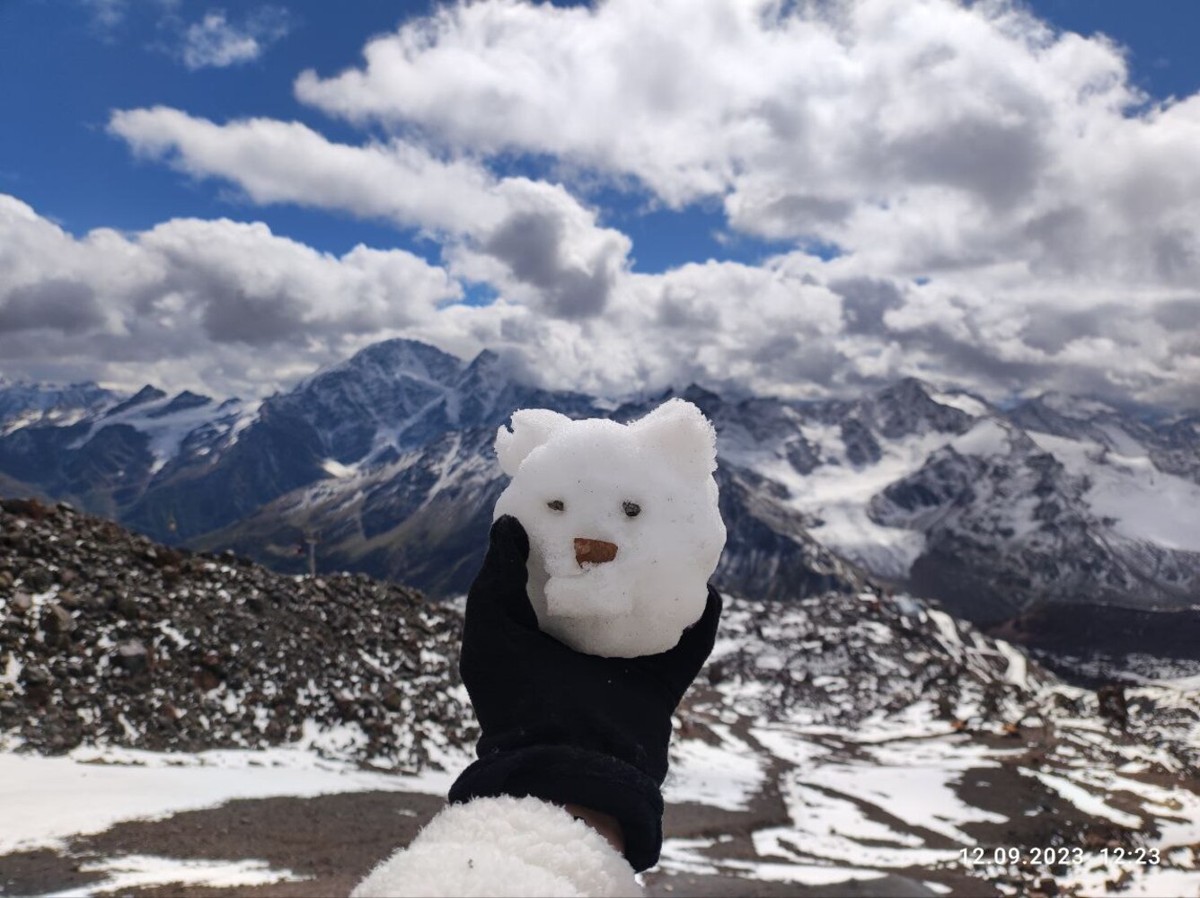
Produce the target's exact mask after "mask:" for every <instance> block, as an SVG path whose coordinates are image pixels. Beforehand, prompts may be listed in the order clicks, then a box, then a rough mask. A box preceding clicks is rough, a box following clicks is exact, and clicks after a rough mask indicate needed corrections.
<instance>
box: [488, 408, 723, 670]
mask: <svg viewBox="0 0 1200 898" xmlns="http://www.w3.org/2000/svg"><path fill="white" fill-rule="evenodd" d="M496 455H497V456H498V458H499V459H500V466H501V467H502V468H503V470H504V472H505V473H506V474H508V475H509V476H511V477H512V483H510V484H509V485H508V487H507V489H505V490H504V492H503V493H502V494H501V495H500V498H499V499H498V500H497V502H496V510H495V515H494V517H496V518H498V517H500V516H501V515H506V514H509V515H512V516H513V517H515V518H516V519H517V520H519V521H520V522H521V524H522V525H523V526H524V528H525V531H526V532H527V533H528V534H529V564H528V569H529V600H530V603H531V604H532V605H533V610H534V612H535V613H536V614H537V619H538V625H539V626H540V627H541V629H542V630H543V631H545V632H546V633H549V634H550V635H552V636H554V637H555V638H556V639H558V640H560V641H562V642H564V643H566V644H567V645H569V646H571V648H573V649H576V650H577V651H581V652H586V653H588V654H592V655H605V656H609V657H620V658H633V657H637V656H639V655H650V654H654V653H657V652H662V651H666V650H667V649H669V648H671V647H672V646H674V645H675V644H676V643H678V642H679V637H680V635H681V634H682V633H683V630H684V629H685V628H686V627H688V626H690V625H691V624H693V623H695V622H696V621H697V620H698V619H699V617H700V615H701V614H702V613H703V612H704V606H705V603H706V601H707V598H708V585H707V584H708V578H709V577H711V576H712V573H713V571H714V570H716V567H717V561H718V560H719V559H720V557H721V550H722V548H724V546H725V525H724V523H722V521H721V515H720V512H719V510H718V508H717V483H716V481H715V480H714V479H713V476H712V474H713V471H715V470H716V466H717V450H716V433H715V432H714V430H713V426H712V424H710V423H709V421H708V419H707V418H705V417H704V414H703V413H702V412H701V411H700V410H699V409H698V408H696V406H694V405H692V404H691V403H690V402H685V401H684V400H682V399H672V400H670V401H668V402H666V403H664V404H663V405H661V406H659V407H658V408H657V409H655V410H654V411H652V412H650V413H649V414H648V415H646V416H645V417H644V418H641V419H640V420H638V421H634V422H633V423H631V424H628V425H625V424H618V423H616V422H615V421H608V420H605V419H602V418H592V419H588V420H585V421H573V420H571V419H570V418H567V417H566V416H564V415H560V414H558V413H557V412H552V411H549V410H547V409H522V410H520V411H517V412H515V413H514V414H513V416H512V426H511V430H510V429H508V428H504V427H501V428H500V430H499V432H498V433H497V434H496Z"/></svg>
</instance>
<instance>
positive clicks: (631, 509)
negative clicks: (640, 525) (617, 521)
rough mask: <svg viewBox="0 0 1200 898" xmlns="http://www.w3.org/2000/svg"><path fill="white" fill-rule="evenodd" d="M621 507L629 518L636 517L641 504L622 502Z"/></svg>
mask: <svg viewBox="0 0 1200 898" xmlns="http://www.w3.org/2000/svg"><path fill="white" fill-rule="evenodd" d="M621 507H622V508H623V509H625V514H627V515H628V516H629V517H631V518H636V517H637V516H638V515H640V514H641V513H642V506H640V505H638V504H637V503H636V502H622V503H621Z"/></svg>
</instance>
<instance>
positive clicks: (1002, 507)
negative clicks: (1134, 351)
mask: <svg viewBox="0 0 1200 898" xmlns="http://www.w3.org/2000/svg"><path fill="white" fill-rule="evenodd" d="M13 390H14V388H12V387H6V388H0V410H5V411H4V412H3V415H0V474H2V475H4V476H6V477H7V478H8V481H7V483H8V487H7V489H8V491H10V492H12V491H13V490H14V489H15V488H16V487H14V482H15V483H16V486H18V487H21V488H23V489H24V490H26V491H28V492H31V493H40V494H43V495H46V496H49V497H53V498H66V499H69V500H71V501H73V502H75V503H77V504H78V505H80V506H81V507H83V508H85V509H88V510H91V511H96V512H99V513H101V514H105V515H108V516H110V517H114V518H117V519H119V520H121V521H122V522H123V523H126V524H128V525H129V526H131V527H133V528H134V529H137V530H140V531H142V532H144V533H147V534H149V535H152V536H154V537H156V538H159V539H162V540H164V541H167V542H171V543H182V544H185V545H191V546H193V547H198V548H206V549H217V548H225V547H232V548H234V549H236V550H237V551H239V552H241V553H244V554H246V555H248V556H251V557H254V558H257V559H260V560H263V561H265V562H267V563H269V564H272V565H273V566H275V567H277V568H279V569H283V570H291V571H298V570H302V569H303V566H304V565H305V564H306V555H307V552H306V551H304V552H302V551H301V549H302V548H303V547H305V546H306V545H307V543H308V542H314V543H315V547H316V557H317V562H318V566H319V567H320V568H321V569H322V570H351V571H364V572H368V573H371V574H373V575H376V576H382V577H387V578H390V579H395V580H398V581H400V582H404V583H408V584H411V585H413V586H416V587H418V588H421V589H424V590H426V591H428V592H430V593H431V594H434V595H453V594H458V593H461V592H463V591H464V590H465V588H466V586H467V584H468V583H469V582H470V578H471V576H472V574H473V573H474V570H475V569H476V567H477V564H478V561H479V558H480V557H481V553H482V548H483V546H484V543H485V541H486V532H487V527H488V525H489V523H490V515H491V508H492V505H493V503H494V500H495V498H496V496H497V495H498V494H499V492H500V490H501V489H502V488H503V485H504V479H503V475H502V474H501V472H500V470H499V468H498V466H497V465H496V463H495V460H494V458H493V455H492V451H491V443H492V440H493V439H494V435H495V431H496V428H497V427H498V426H500V425H502V424H503V423H504V422H506V421H507V419H508V417H509V415H510V414H511V412H512V411H513V410H514V409H516V408H522V407H547V408H553V409H557V410H559V411H561V412H564V413H565V414H567V415H570V416H572V417H586V416H596V415H604V416H611V417H613V418H615V419H617V420H630V419H633V418H636V417H638V416H640V415H642V414H644V413H646V412H647V411H649V410H650V409H651V408H653V407H654V406H655V405H657V404H658V403H659V402H661V401H662V400H663V399H665V398H666V397H667V396H670V395H675V394H674V393H672V392H668V393H666V394H663V395H657V396H647V397H636V398H633V399H627V400H625V401H623V402H612V401H609V400H605V399H601V398H597V397H590V396H585V395H582V394H578V393H568V392H550V391H545V390H539V389H536V388H533V387H530V386H528V385H526V384H525V383H523V382H522V380H521V378H519V377H517V376H514V374H513V373H512V372H511V371H509V370H508V368H507V367H506V366H505V364H504V363H503V361H502V360H501V359H500V358H499V357H498V356H496V355H495V354H493V353H490V352H484V353H482V354H481V355H480V356H478V357H477V358H475V359H474V360H472V361H471V362H469V363H464V362H463V361H461V360H459V359H457V358H455V357H453V356H450V355H447V354H446V353H443V352H441V351H439V350H437V349H434V348H432V347H430V346H426V345H423V344H420V343H415V342H412V341H406V340H392V341H387V342H384V343H380V344H376V345H374V346H371V347H369V348H367V349H365V350H363V351H362V352H360V353H359V354H357V355H356V356H354V357H353V358H351V359H349V360H347V361H346V362H344V363H341V364H339V365H336V366H333V367H331V368H328V369H326V370H323V371H320V372H317V373H316V374H314V375H313V376H311V377H310V378H308V379H307V380H305V381H304V382H302V383H301V384H299V385H298V386H297V387H296V388H295V389H293V390H292V391H290V392H288V393H285V394H281V395H276V396H272V397H270V398H268V399H266V400H263V401H262V402H261V403H244V402H241V401H238V400H229V401H228V402H225V403H218V402H216V401H215V400H209V399H207V398H205V397H199V396H195V395H194V394H191V393H182V394H179V395H178V396H175V397H168V396H166V395H164V394H163V393H161V391H157V390H154V389H153V388H150V387H147V388H146V389H143V390H142V391H141V392H140V393H138V394H136V395H134V396H131V397H123V396H117V395H114V394H111V393H108V392H107V391H102V390H100V389H99V388H94V387H93V388H88V387H87V386H86V385H85V386H82V387H80V386H77V387H73V388H70V389H69V390H64V391H58V392H54V391H53V390H52V389H50V388H44V389H42V390H41V391H40V392H39V390H38V389H37V388H33V387H30V386H28V385H25V386H22V387H20V388H19V391H18V392H13ZM10 394H11V395H10ZM679 395H683V396H684V397H685V398H688V399H689V400H691V401H693V402H695V403H696V404H697V405H699V406H700V407H701V408H702V409H703V410H704V412H705V413H706V414H707V415H708V416H709V417H710V419H712V421H713V422H714V424H715V425H716V427H717V431H718V449H719V456H720V469H719V472H718V478H719V481H720V486H721V490H722V514H723V515H724V517H725V520H726V522H727V524H728V526H729V542H728V545H727V548H726V552H725V554H724V557H723V559H722V563H721V567H720V568H719V570H718V572H717V577H716V579H717V582H718V583H719V585H720V586H722V587H723V588H724V589H727V590H729V591H731V592H734V593H736V594H740V595H745V596H748V597H753V598H792V599H795V598H800V597H803V596H804V595H809V594H813V593H818V592H824V591H827V590H830V589H841V590H846V591H850V592H853V591H855V590H857V589H859V588H861V585H862V583H863V577H864V576H872V577H875V578H877V579H882V580H883V581H885V582H889V583H891V584H893V585H895V586H896V587H898V588H910V589H913V590H914V591H916V592H917V593H919V594H922V595H925V596H929V597H933V598H936V599H938V600H940V601H941V602H942V603H943V604H944V605H945V606H946V607H947V608H949V609H950V610H952V611H953V612H954V613H955V614H957V615H959V616H962V617H965V618H968V619H972V620H976V621H981V622H996V621H1000V620H1004V619H1008V618H1012V617H1014V616H1016V615H1019V614H1021V613H1023V612H1026V611H1028V610H1029V609H1031V608H1033V607H1034V606H1037V605H1038V604H1039V603H1044V602H1054V603H1085V604H1088V605H1101V606H1106V605H1119V606H1126V607H1130V608H1137V609H1167V608H1173V609H1187V608H1192V607H1193V606H1197V605H1200V423H1198V422H1200V416H1198V415H1190V416H1188V415H1180V416H1176V417H1174V418H1157V419H1156V418H1151V417H1138V416H1135V415H1132V414H1130V413H1127V412H1122V411H1120V410H1118V409H1115V408H1112V407H1110V406H1108V405H1104V404H1101V403H1097V402H1094V401H1091V400H1084V399H1072V398H1070V397H1064V396H1059V395H1046V396H1043V397H1040V398H1038V399H1035V400H1031V401H1028V402H1025V403H1023V404H1020V405H1017V406H1016V407H1014V408H1010V409H1000V408H996V407H994V406H992V405H989V404H988V403H987V402H985V401H983V400H982V399H980V398H978V397H976V396H972V395H970V394H968V393H964V392H956V391H940V390H937V389H935V388H933V387H932V386H930V385H928V384H925V383H922V382H920V381H917V380H913V379H908V380H904V381H901V382H899V383H896V384H894V385H892V386H890V387H888V388H886V389H883V390H880V391H877V392H874V393H871V394H869V395H865V396H863V397H861V398H859V399H853V400H848V399H840V400H828V401H819V402H798V401H787V400H781V399H775V398H769V397H756V398H747V399H730V398H725V397H722V396H720V395H718V394H716V393H712V392H709V391H706V390H702V389H700V388H698V387H689V388H687V389H686V390H683V391H682V393H680V394H679ZM48 408H52V409H54V413H53V415H51V414H50V413H49V412H39V414H38V415H37V416H34V414H33V412H32V411H31V409H48ZM55 416H57V417H55Z"/></svg>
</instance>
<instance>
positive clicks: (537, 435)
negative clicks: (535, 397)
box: [496, 408, 571, 477]
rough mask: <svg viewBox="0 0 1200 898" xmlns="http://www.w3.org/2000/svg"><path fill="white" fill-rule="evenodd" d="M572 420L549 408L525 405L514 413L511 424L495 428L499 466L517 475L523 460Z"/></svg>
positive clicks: (511, 474)
mask: <svg viewBox="0 0 1200 898" xmlns="http://www.w3.org/2000/svg"><path fill="white" fill-rule="evenodd" d="M570 423H571V419H570V418H568V417H567V416H566V415H560V414H559V413H558V412H552V411H550V410H549V409H546V408H523V409H519V410H517V411H515V412H513V416H512V425H511V427H504V426H501V427H500V429H499V430H497V431H496V457H497V458H498V459H499V460H500V469H501V470H502V471H503V472H504V473H505V474H507V475H508V476H509V477H515V476H516V473H517V468H519V467H521V462H523V461H525V457H526V456H527V455H529V453H530V452H532V451H533V450H534V449H536V448H537V447H538V446H541V445H542V444H543V443H545V442H546V441H547V440H548V439H550V437H552V436H553V435H554V434H555V432H557V431H558V430H561V429H562V428H563V427H565V426H566V425H567V424H570Z"/></svg>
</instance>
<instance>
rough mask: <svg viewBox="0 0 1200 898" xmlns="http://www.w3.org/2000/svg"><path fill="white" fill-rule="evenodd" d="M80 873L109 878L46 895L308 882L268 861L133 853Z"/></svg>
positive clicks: (64, 897)
mask: <svg viewBox="0 0 1200 898" xmlns="http://www.w3.org/2000/svg"><path fill="white" fill-rule="evenodd" d="M79 872H80V873H106V874H109V875H108V878H107V879H104V880H102V881H100V882H93V883H88V884H87V885H86V886H80V887H79V888H76V889H67V890H65V891H62V892H53V893H51V894H49V895H46V896H44V898H88V896H91V895H96V894H100V893H106V892H122V891H125V890H126V889H147V888H152V887H154V886H206V887H209V888H216V889H232V888H239V887H242V888H245V887H249V886H263V885H271V884H273V883H277V882H305V881H307V880H309V879H312V877H311V876H300V875H297V874H296V873H293V872H292V871H291V870H272V869H271V865H270V864H269V863H267V862H266V861H258V860H249V861H247V860H243V861H213V860H181V859H178V858H169V857H154V856H151V855H144V854H129V855H125V856H123V857H115V858H107V859H105V860H99V861H85V862H83V863H82V864H80V865H79Z"/></svg>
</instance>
